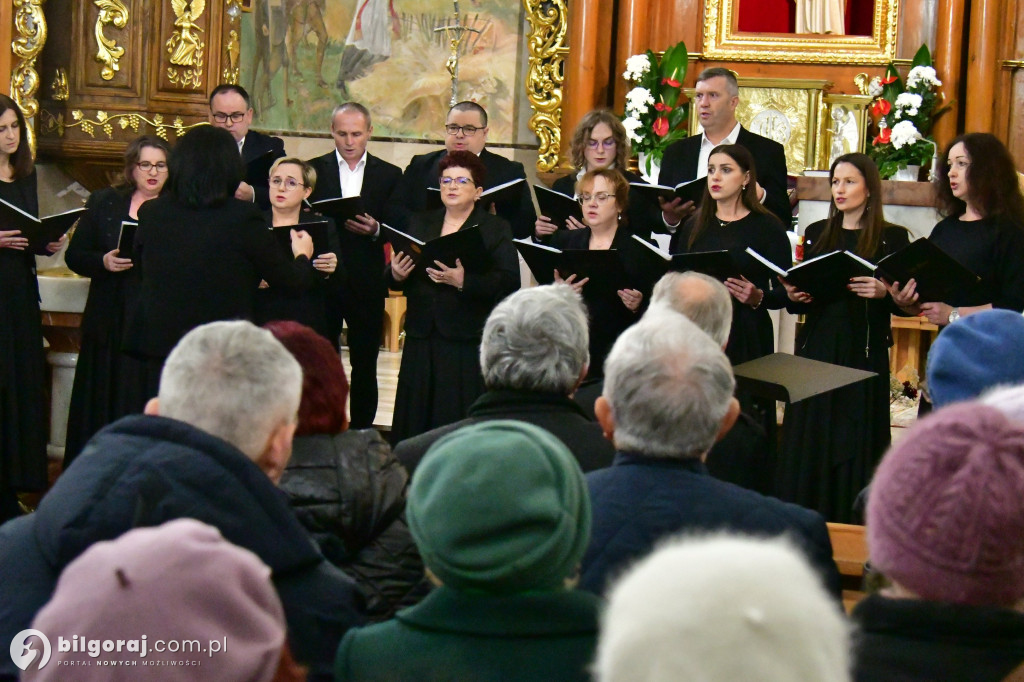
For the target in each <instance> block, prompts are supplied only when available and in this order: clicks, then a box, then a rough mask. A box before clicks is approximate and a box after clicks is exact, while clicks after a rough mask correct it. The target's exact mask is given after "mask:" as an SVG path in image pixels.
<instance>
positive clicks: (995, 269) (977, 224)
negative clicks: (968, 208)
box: [922, 216, 1024, 312]
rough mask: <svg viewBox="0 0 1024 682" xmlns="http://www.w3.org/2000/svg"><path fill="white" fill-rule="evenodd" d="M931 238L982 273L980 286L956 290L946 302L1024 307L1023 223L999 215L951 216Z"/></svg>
mask: <svg viewBox="0 0 1024 682" xmlns="http://www.w3.org/2000/svg"><path fill="white" fill-rule="evenodd" d="M928 239H930V240H931V241H932V242H933V243H934V244H935V245H936V246H938V247H939V248H941V249H942V250H943V251H945V252H946V253H948V254H949V255H950V256H952V257H953V258H955V259H956V260H957V261H959V262H960V263H961V264H962V265H963V266H965V267H966V268H968V269H969V270H971V271H972V272H974V273H975V274H976V275H978V276H980V277H981V282H980V283H979V284H978V286H976V287H974V288H972V289H971V290H969V291H959V292H956V293H955V294H954V295H953V296H951V297H950V300H948V301H943V303H947V304H949V305H951V306H976V305H985V304H986V303H991V304H992V307H994V308H1006V309H1009V310H1016V311H1017V312H1021V311H1022V310H1024V227H1022V226H1020V225H1017V224H1015V223H1013V222H1012V221H1010V220H1008V219H1006V218H1003V217H998V216H990V217H986V218H982V219H981V220H961V219H960V216H950V217H948V218H945V219H944V220H942V221H940V222H939V223H938V224H937V225H936V226H935V228H934V229H932V233H931V235H930V236H929V237H928ZM922 302H924V301H922Z"/></svg>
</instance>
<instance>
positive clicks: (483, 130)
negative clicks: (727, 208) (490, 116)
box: [387, 102, 537, 239]
mask: <svg viewBox="0 0 1024 682" xmlns="http://www.w3.org/2000/svg"><path fill="white" fill-rule="evenodd" d="M486 143H487V112H486V111H485V110H484V108H483V107H482V106H480V105H479V104H477V103H476V102H459V103H458V104H456V105H455V106H453V107H452V108H451V109H449V110H448V118H447V119H446V121H445V134H444V146H445V148H444V149H441V150H438V151H436V152H431V153H429V154H420V155H418V156H414V157H412V160H411V161H410V162H409V165H408V166H407V167H406V169H405V173H404V174H403V175H402V180H401V182H399V183H398V186H397V187H396V188H395V193H394V195H393V196H392V197H391V207H390V208H391V210H390V213H389V214H388V216H387V218H388V221H389V223H391V224H392V225H393V226H394V227H397V228H398V229H405V226H407V225H408V222H409V217H410V215H412V214H413V213H415V212H417V211H422V210H424V209H425V208H428V207H430V206H431V204H429V203H428V198H429V191H430V190H428V189H427V188H428V187H437V186H438V184H437V176H438V172H437V168H438V164H439V163H440V162H441V159H442V158H443V157H444V155H445V154H447V153H448V152H453V151H456V150H466V151H471V152H473V153H474V154H476V155H477V156H479V157H480V160H481V161H483V163H484V167H485V168H486V169H487V178H486V180H485V183H484V190H487V189H490V188H491V187H495V186H497V185H500V184H502V183H505V182H508V181H509V180H515V179H516V178H523V179H525V178H526V170H525V169H524V168H523V164H521V163H519V162H518V161H509V160H508V159H506V158H505V157H503V156H499V155H498V154H494V153H491V152H489V151H487V150H486V149H484V145H485V144H486ZM484 200H485V201H486V197H485V198H484ZM437 205H438V206H439V205H440V201H438V204H437ZM489 209H490V210H491V212H492V213H496V214H497V215H499V216H501V217H502V218H504V219H505V220H507V221H508V223H509V225H511V226H512V234H513V236H515V237H516V238H517V239H519V238H523V237H529V236H530V235H532V234H533V227H534V223H535V222H537V212H536V210H535V209H534V208H533V199H532V197H531V195H530V187H529V184H528V183H526V182H523V183H522V184H521V185H520V186H519V192H518V193H517V195H516V196H515V198H513V199H509V200H505V201H499V202H497V203H495V204H492V205H490V206H489Z"/></svg>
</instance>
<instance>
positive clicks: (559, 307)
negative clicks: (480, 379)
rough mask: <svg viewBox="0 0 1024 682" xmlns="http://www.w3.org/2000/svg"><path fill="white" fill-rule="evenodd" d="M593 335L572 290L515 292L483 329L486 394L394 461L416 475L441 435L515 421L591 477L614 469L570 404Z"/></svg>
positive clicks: (611, 451) (400, 449) (603, 442)
mask: <svg viewBox="0 0 1024 682" xmlns="http://www.w3.org/2000/svg"><path fill="white" fill-rule="evenodd" d="M730 305H731V303H730ZM730 311H731V308H730ZM730 315H731V312H730ZM730 319H731V318H730ZM587 335H588V332H587V313H586V310H585V309H584V307H583V301H582V299H581V298H580V296H579V294H577V293H576V292H575V291H573V290H572V287H569V286H567V285H565V284H550V285H546V286H539V287H532V288H529V289H521V290H519V291H517V292H515V293H513V294H511V295H510V296H508V298H506V299H505V300H503V301H502V302H501V303H499V304H498V305H497V306H496V307H495V308H494V310H492V311H491V314H490V317H488V318H487V323H486V324H485V325H484V333H483V339H482V340H481V343H480V370H481V372H482V373H483V376H484V385H485V386H486V387H487V392H486V393H484V394H483V395H482V396H480V398H479V399H477V401H476V402H475V403H473V405H472V406H471V407H470V408H469V415H468V416H467V417H466V419H463V420H462V421H459V422H456V423H454V424H449V425H447V426H442V427H440V428H437V429H434V430H432V431H428V432H426V433H424V434H421V435H419V436H416V437H414V438H408V439H406V440H404V441H402V442H401V443H399V444H398V445H397V446H396V447H395V455H396V456H397V457H398V459H399V461H400V462H402V464H404V465H405V468H406V469H408V470H409V474H410V475H411V474H412V472H413V471H415V469H416V466H417V465H418V464H419V462H420V460H421V459H423V455H424V454H426V452H427V450H428V449H429V448H430V446H431V445H433V444H434V442H435V441H437V440H438V439H439V438H441V436H443V435H445V434H447V433H450V432H452V431H454V430H456V429H458V428H460V427H463V426H466V425H468V424H475V423H477V422H481V421H489V420H492V419H515V420H518V421H525V422H529V423H531V424H535V425H537V426H540V427H541V428H544V429H547V430H548V431H550V432H551V433H553V434H554V435H555V436H557V437H558V439H559V440H561V441H562V442H563V443H565V444H566V446H568V448H569V449H570V450H571V451H572V453H573V456H574V457H576V461H577V462H579V464H580V468H581V469H583V471H584V472H586V471H592V470H594V469H600V468H602V467H606V466H608V465H610V464H611V463H612V458H613V457H614V456H615V448H614V447H612V444H611V443H610V442H608V440H607V439H605V438H604V437H603V436H602V435H601V429H600V427H599V426H598V425H597V424H596V423H595V422H594V421H593V420H592V419H590V418H589V417H587V416H586V414H585V413H584V411H583V410H582V409H580V407H579V405H577V404H576V403H574V402H573V401H572V398H571V396H572V394H573V392H574V391H575V390H576V388H577V387H578V386H579V385H580V382H581V381H582V380H583V377H584V376H586V373H587V363H588V362H589V360H590V358H589V354H588V351H587V348H588V341H587Z"/></svg>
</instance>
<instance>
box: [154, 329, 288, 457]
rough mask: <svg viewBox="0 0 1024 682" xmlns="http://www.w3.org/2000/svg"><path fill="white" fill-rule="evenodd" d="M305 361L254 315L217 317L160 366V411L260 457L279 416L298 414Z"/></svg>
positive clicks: (284, 419) (192, 333)
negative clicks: (248, 319) (250, 318)
mask: <svg viewBox="0 0 1024 682" xmlns="http://www.w3.org/2000/svg"><path fill="white" fill-rule="evenodd" d="M301 397H302V368H301V367H300V366H299V363H298V362H297V361H296V360H295V358H294V357H293V356H292V354H291V353H289V352H288V349H286V348H285V347H284V346H283V345H282V344H281V342H280V341H278V340H277V339H275V338H274V335H273V334H271V333H270V332H269V331H267V330H266V329H260V328H259V327H257V326H255V325H254V324H252V323H251V322H241V321H235V322H212V323H210V324H204V325H202V326H200V327H196V328H195V329H193V330H192V331H190V332H189V333H188V334H186V335H185V336H184V337H183V338H182V339H181V341H179V342H178V345H177V346H175V347H174V350H172V351H171V354H170V356H168V358H167V362H166V363H165V364H164V369H163V372H162V373H161V374H160V393H159V399H160V407H159V412H160V415H161V416H164V417H170V418H172V419H178V420H180V421H183V422H186V423H187V424H191V425H192V426H194V427H196V428H197V429H200V430H202V431H205V432H206V433H209V434H211V435H214V436H217V437H218V438H221V439H223V440H226V441H227V442H229V443H231V444H232V445H234V446H235V447H236V448H238V449H239V450H241V451H242V452H243V453H245V455H246V456H247V457H249V458H250V459H253V460H255V459H256V458H257V457H259V456H260V454H262V452H263V450H264V448H265V446H266V443H267V439H268V438H269V437H270V434H271V433H272V432H273V430H274V429H275V428H277V427H278V426H280V425H281V424H282V423H292V422H294V421H295V420H296V418H297V414H298V410H299V399H300V398H301Z"/></svg>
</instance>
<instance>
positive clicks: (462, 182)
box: [441, 176, 474, 187]
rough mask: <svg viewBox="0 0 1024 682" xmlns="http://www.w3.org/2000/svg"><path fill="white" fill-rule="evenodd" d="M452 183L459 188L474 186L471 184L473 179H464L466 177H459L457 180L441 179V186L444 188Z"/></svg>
mask: <svg viewBox="0 0 1024 682" xmlns="http://www.w3.org/2000/svg"><path fill="white" fill-rule="evenodd" d="M453 182H454V183H455V184H456V185H458V186H459V187H462V186H464V185H472V184H474V183H473V178H466V177H461V176H460V177H457V178H450V177H447V176H445V177H443V178H441V184H442V185H444V186H445V187H447V186H448V185H450V184H452V183H453Z"/></svg>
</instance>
